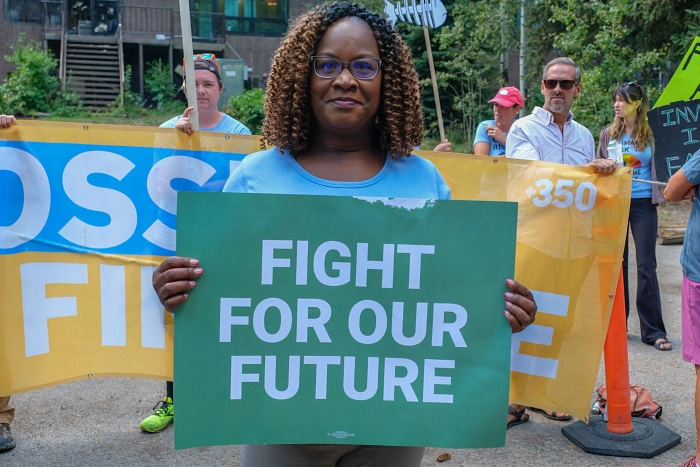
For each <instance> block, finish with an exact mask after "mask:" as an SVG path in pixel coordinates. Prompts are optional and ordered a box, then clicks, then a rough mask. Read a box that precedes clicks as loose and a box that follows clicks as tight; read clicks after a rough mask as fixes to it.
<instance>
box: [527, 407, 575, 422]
mask: <svg viewBox="0 0 700 467" xmlns="http://www.w3.org/2000/svg"><path fill="white" fill-rule="evenodd" d="M528 408H529V409H530V410H532V411H533V412H537V413H538V414H540V415H542V416H543V417H547V418H548V419H550V420H556V421H558V422H568V421H569V420H571V418H572V417H571V415H567V414H562V415H557V413H561V412H557V411H556V410H553V411H552V412H551V413H549V412H547V411H546V410H543V409H538V408H537V407H528Z"/></svg>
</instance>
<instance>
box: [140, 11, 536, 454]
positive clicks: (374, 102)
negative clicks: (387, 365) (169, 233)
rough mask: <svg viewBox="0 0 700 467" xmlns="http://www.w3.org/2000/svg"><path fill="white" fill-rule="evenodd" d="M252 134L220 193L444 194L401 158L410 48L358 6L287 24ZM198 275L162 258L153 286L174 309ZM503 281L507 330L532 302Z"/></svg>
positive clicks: (186, 263)
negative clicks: (257, 139) (249, 149)
mask: <svg viewBox="0 0 700 467" xmlns="http://www.w3.org/2000/svg"><path fill="white" fill-rule="evenodd" d="M262 137H263V143H264V144H265V145H266V147H270V146H272V147H271V148H270V149H266V150H263V151H260V152H257V153H254V154H251V155H249V156H247V157H246V158H245V159H244V160H243V162H242V163H241V165H240V166H239V167H238V168H237V169H236V171H235V172H234V173H233V174H232V175H231V177H230V178H229V180H228V182H227V183H226V186H225V187H224V191H232V192H248V193H281V194H320V195H336V196H372V197H391V198H421V199H450V190H449V188H448V187H447V185H446V184H445V181H444V180H443V178H442V176H441V175H440V173H439V172H438V170H437V169H436V167H435V166H434V165H433V164H432V163H431V162H429V161H427V160H425V159H422V158H420V157H418V156H415V155H411V151H412V150H413V148H415V147H418V146H420V143H421V142H422V139H423V115H422V111H421V106H420V84H419V82H418V76H417V74H416V71H415V69H414V67H413V62H412V58H411V54H410V51H409V49H408V47H407V46H406V45H405V43H404V42H403V40H402V39H401V37H400V36H399V35H398V34H397V33H396V32H395V31H394V30H393V28H392V27H391V25H390V24H389V23H388V22H387V21H386V20H385V19H384V18H382V17H380V16H379V15H377V14H374V13H371V12H369V11H368V10H366V9H365V8H364V7H361V6H359V5H357V4H353V3H348V2H333V3H324V4H321V5H319V6H317V7H315V8H313V9H312V10H310V11H308V12H307V13H305V14H303V15H302V16H300V17H299V18H298V19H297V20H296V22H295V23H294V24H293V25H292V26H291V28H290V30H289V32H288V33H287V35H286V36H285V38H284V39H283V41H282V44H281V45H280V47H279V49H278V50H277V53H276V54H275V57H274V59H273V63H272V69H271V72H270V75H269V79H268V84H267V92H266V98H265V121H264V123H263V127H262ZM368 228H371V226H368ZM202 274H203V269H202V267H200V265H199V261H198V260H196V259H194V258H184V257H171V258H168V259H166V260H165V261H164V262H163V263H162V264H161V265H160V266H159V267H158V268H157V269H156V271H155V272H154V274H153V286H154V289H155V290H156V292H157V294H158V297H159V299H160V301H161V303H162V304H163V305H164V306H165V308H166V309H167V310H169V311H174V310H175V309H176V308H177V307H178V306H179V305H181V304H182V303H183V302H185V301H186V300H187V298H188V297H189V294H190V292H191V290H192V289H193V288H195V286H196V283H197V280H198V278H199V277H200V276H201V275H202ZM506 286H507V288H508V289H509V291H508V292H506V293H505V311H504V315H505V318H506V320H507V321H508V322H509V324H510V326H511V329H512V331H513V332H518V331H521V330H523V329H524V328H525V327H527V326H528V325H529V324H531V323H532V322H533V321H534V318H535V313H536V310H537V305H536V304H535V301H534V298H533V296H532V293H531V292H530V291H529V290H528V289H527V288H526V287H524V286H523V285H521V284H519V283H517V282H515V281H513V280H510V279H509V280H507V281H506ZM330 416H337V414H331V415H330ZM423 451H424V449H423V448H422V447H405V446H368V445H351V444H337V445H336V444H313V445H311V444H302V445H300V444H296V445H272V444H265V445H248V446H246V447H245V449H244V453H243V460H242V463H241V465H242V466H244V467H245V466H255V467H259V466H273V465H285V466H300V467H301V466H304V467H307V466H357V465H363V466H383V467H384V466H396V467H407V466H409V467H410V466H416V467H417V466H420V464H421V461H422V459H423Z"/></svg>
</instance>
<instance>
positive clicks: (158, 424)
mask: <svg viewBox="0 0 700 467" xmlns="http://www.w3.org/2000/svg"><path fill="white" fill-rule="evenodd" d="M153 410H154V411H155V412H153V415H151V416H149V417H146V418H144V419H143V421H142V422H141V429H142V430H143V431H146V432H148V433H158V432H159V431H163V430H164V429H165V428H166V427H167V426H168V425H170V424H171V423H172V422H173V416H174V414H175V409H174V406H173V400H172V399H171V398H169V397H166V398H165V399H163V400H162V401H160V402H158V403H157V404H156V406H155V407H153Z"/></svg>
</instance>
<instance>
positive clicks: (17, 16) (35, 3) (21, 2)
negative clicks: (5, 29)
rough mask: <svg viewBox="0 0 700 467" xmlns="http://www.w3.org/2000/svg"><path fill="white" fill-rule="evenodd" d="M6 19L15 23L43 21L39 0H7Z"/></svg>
mask: <svg viewBox="0 0 700 467" xmlns="http://www.w3.org/2000/svg"><path fill="white" fill-rule="evenodd" d="M5 19H6V20H7V21H11V22H14V23H41V3H40V2H39V0H5Z"/></svg>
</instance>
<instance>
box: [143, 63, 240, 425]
mask: <svg viewBox="0 0 700 467" xmlns="http://www.w3.org/2000/svg"><path fill="white" fill-rule="evenodd" d="M193 58H194V79H195V89H196V92H197V112H198V113H199V127H200V130H203V131H217V132H221V133H232V134H240V135H250V134H251V132H250V129H248V127H247V126H245V125H243V124H242V123H241V122H239V121H238V120H236V119H234V118H232V117H230V116H229V115H226V114H225V113H223V112H221V111H220V110H219V100H221V95H222V93H223V92H224V85H223V84H222V82H221V70H220V69H219V63H218V62H217V61H216V56H215V55H214V54H210V53H207V54H197V55H195V56H194V57H193ZM183 68H184V60H183ZM185 79H187V77H185ZM182 89H183V90H185V82H183V83H182ZM185 92H187V91H186V90H185ZM193 110H194V108H192V107H188V108H187V109H185V112H184V113H183V114H182V115H178V116H177V117H173V118H171V119H170V120H168V121H167V122H164V123H163V124H161V125H160V127H161V128H177V129H178V130H180V131H183V132H185V133H187V134H188V135H191V134H192V133H193V132H194V130H195V128H194V125H193V124H192V121H191V120H190V113H191V112H192V111H193ZM165 393H166V396H165V397H164V398H163V400H161V401H159V402H158V403H157V404H156V405H155V407H153V414H152V415H149V416H148V417H146V418H144V419H143V420H142V421H141V423H140V427H141V430H143V431H145V432H148V433H158V432H160V431H163V430H164V429H165V428H167V427H168V425H170V424H171V423H172V422H173V418H174V416H175V409H174V404H173V382H172V381H168V382H167V383H166V386H165Z"/></svg>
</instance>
